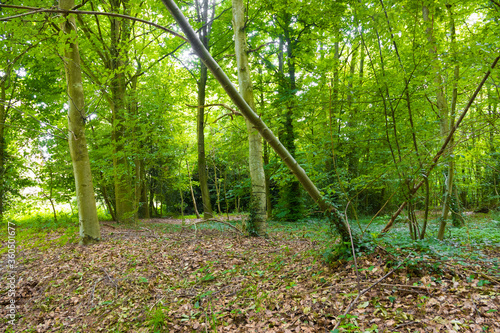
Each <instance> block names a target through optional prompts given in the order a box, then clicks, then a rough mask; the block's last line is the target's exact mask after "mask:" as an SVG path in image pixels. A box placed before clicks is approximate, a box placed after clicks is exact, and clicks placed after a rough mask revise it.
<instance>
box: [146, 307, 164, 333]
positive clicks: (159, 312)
mask: <svg viewBox="0 0 500 333" xmlns="http://www.w3.org/2000/svg"><path fill="white" fill-rule="evenodd" d="M166 312H168V307H165V306H156V307H155V308H154V309H151V310H150V311H149V313H148V317H149V318H148V319H147V320H146V322H145V324H146V326H147V327H149V328H150V329H151V332H152V333H160V332H168V325H167V322H168V316H167V315H166Z"/></svg>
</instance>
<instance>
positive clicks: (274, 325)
mask: <svg viewBox="0 0 500 333" xmlns="http://www.w3.org/2000/svg"><path fill="white" fill-rule="evenodd" d="M174 222H177V221H174V220H173V219H170V220H166V221H162V220H152V221H142V222H141V223H140V226H139V227H137V228H134V229H127V228H122V227H120V226H118V225H116V224H114V223H111V222H105V223H103V225H102V234H103V241H102V242H101V243H99V244H96V245H93V246H88V247H83V246H79V245H76V244H75V243H74V241H75V240H76V235H69V236H68V235H67V233H65V232H64V231H51V232H38V233H33V234H31V235H30V236H29V237H26V238H23V239H20V240H18V242H17V248H16V251H17V252H16V261H17V264H16V265H17V267H16V271H17V275H16V298H15V301H16V306H17V309H16V311H17V314H16V319H15V324H14V325H10V324H9V323H8V320H9V319H8V317H7V308H6V306H7V305H8V304H9V298H8V295H7V290H6V289H5V287H4V286H5V285H6V282H2V288H1V289H0V305H1V310H0V331H1V332H5V331H7V332H284V333H288V332H331V331H332V330H333V329H334V328H335V327H336V325H337V324H339V320H342V322H341V323H340V325H338V329H339V331H340V332H500V313H499V309H500V283H499V282H500V281H499V280H500V272H499V271H498V262H499V259H500V248H499V247H498V246H497V245H498V244H493V246H489V247H488V246H487V247H485V248H483V251H482V253H483V254H484V255H485V256H486V257H485V258H488V259H486V260H482V261H477V260H474V258H473V257H469V258H461V259H460V260H457V259H456V258H455V259H436V258H433V257H432V256H426V255H419V254H418V253H417V252H414V251H408V252H404V253H403V252H401V255H400V256H398V254H397V250H400V248H395V249H394V251H392V250H391V251H389V250H388V249H387V248H386V247H384V246H383V245H382V244H380V245H377V246H374V247H373V248H372V250H371V252H370V253H369V254H362V255H360V256H359V257H357V267H358V269H357V270H356V269H355V266H354V262H353V261H352V260H350V261H346V262H336V263H333V264H331V263H330V264H326V263H325V262H324V260H323V259H322V253H323V252H324V250H325V241H324V239H326V238H328V237H329V236H325V235H327V232H326V230H327V229H326V228H327V227H326V226H325V224H324V223H319V222H318V223H309V224H308V223H306V224H302V225H301V226H300V227H296V226H295V227H291V228H288V229H286V230H285V229H284V228H283V227H282V226H280V227H279V228H278V227H276V226H274V227H273V225H270V237H269V238H268V239H264V238H248V237H243V236H241V235H240V234H239V233H238V232H236V231H235V230H233V229H232V228H219V229H217V228H205V229H203V228H202V224H201V223H200V224H198V225H197V226H199V228H197V229H196V230H194V228H193V227H191V228H183V227H181V226H178V225H175V224H178V223H174ZM214 223H215V222H214ZM162 224H163V225H162ZM165 224H167V225H168V224H170V225H175V228H172V227H169V228H165V227H164V225H165ZM17 232H18V234H20V233H21V230H20V227H18V229H17ZM318 235H319V236H318ZM321 235H323V238H321ZM68 237H70V238H69V241H68ZM72 237H73V238H72ZM3 245H5V243H4V244H3ZM402 249H403V247H401V250H402ZM471 251H472V252H476V250H473V249H472V248H471ZM2 259H3V261H4V260H5V259H6V254H5V253H4V254H3V255H2ZM6 270H7V269H6V265H2V267H1V271H0V273H1V275H2V277H3V279H2V281H6V278H5V277H6V276H7V271H6ZM367 289H368V290H367ZM358 295H360V297H359V298H358V299H356V298H357V296H358ZM348 308H351V310H350V311H349V312H348V313H347V315H345V314H346V312H347V310H348Z"/></svg>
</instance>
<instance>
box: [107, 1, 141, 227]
mask: <svg viewBox="0 0 500 333" xmlns="http://www.w3.org/2000/svg"><path fill="white" fill-rule="evenodd" d="M110 2H111V11H112V12H115V13H118V12H119V6H120V1H115V0H112V1H110ZM110 20H111V31H110V34H111V49H110V53H111V64H110V65H111V66H110V67H111V68H110V69H111V70H112V71H113V72H114V75H113V77H112V79H111V87H110V88H111V89H110V90H111V99H112V105H111V110H112V113H113V132H112V140H113V143H114V151H113V170H114V181H115V204H116V218H117V220H118V221H119V222H125V223H132V222H134V219H135V207H134V201H135V199H134V194H135V193H134V190H133V187H132V181H131V177H130V174H131V173H130V166H129V163H128V158H127V157H128V156H127V152H126V147H125V142H126V137H127V124H126V112H127V111H126V110H127V108H126V80H127V78H126V76H125V72H124V69H125V66H126V62H127V59H126V58H127V56H126V51H124V50H126V45H125V43H126V42H127V41H128V39H129V24H130V23H129V21H128V20H122V19H120V18H116V17H112V18H110Z"/></svg>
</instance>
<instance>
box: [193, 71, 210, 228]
mask: <svg viewBox="0 0 500 333" xmlns="http://www.w3.org/2000/svg"><path fill="white" fill-rule="evenodd" d="M200 67H201V68H200V80H199V81H198V106H203V105H205V89H206V86H207V77H208V73H207V67H206V66H205V64H203V63H202V62H200ZM197 122H198V124H197V126H196V129H197V135H198V177H199V182H200V189H201V199H202V202H203V218H205V219H209V218H211V217H212V216H213V211H212V203H211V202H210V191H209V190H208V173H207V160H206V155H205V131H204V129H205V108H203V107H198V119H197Z"/></svg>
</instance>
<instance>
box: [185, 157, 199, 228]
mask: <svg viewBox="0 0 500 333" xmlns="http://www.w3.org/2000/svg"><path fill="white" fill-rule="evenodd" d="M186 168H187V172H188V178H189V190H190V191H191V198H192V199H193V206H194V213H195V214H196V218H197V219H199V218H200V213H199V212H198V206H197V205H196V199H195V198H194V191H193V184H192V183H191V172H190V171H189V162H188V160H187V159H186Z"/></svg>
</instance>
